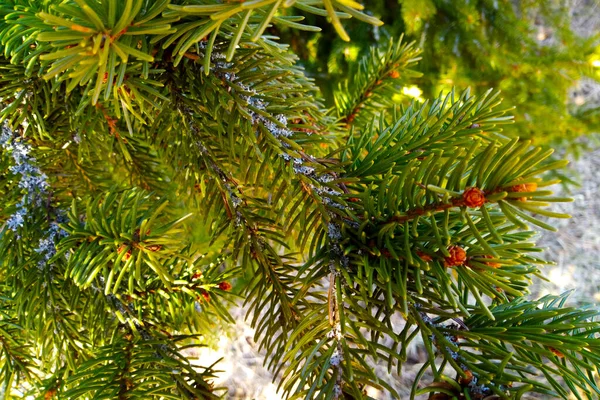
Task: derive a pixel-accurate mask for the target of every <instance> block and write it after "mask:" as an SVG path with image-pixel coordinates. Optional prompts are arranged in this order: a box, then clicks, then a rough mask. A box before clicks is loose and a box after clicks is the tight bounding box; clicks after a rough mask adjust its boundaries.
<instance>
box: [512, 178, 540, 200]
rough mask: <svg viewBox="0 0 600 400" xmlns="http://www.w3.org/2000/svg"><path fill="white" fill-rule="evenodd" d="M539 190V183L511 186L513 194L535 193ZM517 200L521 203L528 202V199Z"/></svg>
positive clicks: (520, 198)
mask: <svg viewBox="0 0 600 400" xmlns="http://www.w3.org/2000/svg"><path fill="white" fill-rule="evenodd" d="M537 188H538V185H537V183H535V182H529V183H520V184H518V185H514V186H511V187H510V188H509V191H511V192H513V193H531V192H535V191H536V190H537ZM517 200H519V201H527V197H519V198H518V199H517Z"/></svg>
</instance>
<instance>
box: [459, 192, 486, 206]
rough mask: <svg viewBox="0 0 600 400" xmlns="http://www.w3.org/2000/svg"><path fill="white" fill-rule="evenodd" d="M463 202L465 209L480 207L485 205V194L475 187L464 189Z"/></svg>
mask: <svg viewBox="0 0 600 400" xmlns="http://www.w3.org/2000/svg"><path fill="white" fill-rule="evenodd" d="M463 201H464V202H465V205H466V206H467V207H470V208H477V207H481V206H482V205H483V204H484V203H485V193H484V192H483V190H481V189H479V188H476V187H469V188H466V189H465V191H464V192H463Z"/></svg>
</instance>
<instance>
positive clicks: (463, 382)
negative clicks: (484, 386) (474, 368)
mask: <svg viewBox="0 0 600 400" xmlns="http://www.w3.org/2000/svg"><path fill="white" fill-rule="evenodd" d="M464 372H465V375H466V376H465V377H460V378H459V379H458V382H459V383H460V384H461V385H468V384H469V383H471V381H472V380H473V373H472V372H471V371H469V370H468V369H466V370H465V371H464Z"/></svg>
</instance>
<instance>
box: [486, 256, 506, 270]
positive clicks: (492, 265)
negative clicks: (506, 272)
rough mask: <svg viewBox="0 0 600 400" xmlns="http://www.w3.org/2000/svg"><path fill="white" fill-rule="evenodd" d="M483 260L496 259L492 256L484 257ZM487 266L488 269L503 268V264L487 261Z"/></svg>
mask: <svg viewBox="0 0 600 400" xmlns="http://www.w3.org/2000/svg"><path fill="white" fill-rule="evenodd" d="M483 258H494V257H493V256H490V255H485V256H483ZM484 264H485V265H487V266H488V267H492V268H500V267H501V266H502V264H500V263H498V262H494V261H486V262H484Z"/></svg>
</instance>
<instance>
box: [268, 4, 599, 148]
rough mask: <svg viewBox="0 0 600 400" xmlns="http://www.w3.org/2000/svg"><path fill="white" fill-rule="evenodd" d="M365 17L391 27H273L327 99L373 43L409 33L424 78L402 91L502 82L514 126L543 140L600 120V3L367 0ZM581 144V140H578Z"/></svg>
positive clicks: (586, 129)
mask: <svg viewBox="0 0 600 400" xmlns="http://www.w3.org/2000/svg"><path fill="white" fill-rule="evenodd" d="M363 4H364V5H365V10H366V12H367V14H372V15H373V16H374V17H377V18H379V19H381V20H382V21H383V22H384V25H383V26H381V27H373V26H371V25H369V24H366V23H364V22H362V21H359V20H357V19H354V18H353V19H344V20H342V22H343V24H344V27H345V28H346V30H347V32H348V33H349V35H350V37H351V39H352V40H351V42H344V41H343V40H341V39H340V38H339V36H338V35H337V34H336V33H335V32H334V30H333V27H332V26H331V25H330V24H329V23H328V22H327V21H325V19H324V18H322V17H315V16H314V15H310V14H306V17H307V18H306V22H308V24H310V25H316V26H319V27H320V28H321V29H322V31H321V32H318V33H313V32H302V31H297V30H277V31H272V33H273V34H274V35H276V36H279V37H281V38H282V39H283V40H282V41H283V42H285V43H290V44H291V48H292V50H293V51H294V52H295V53H296V54H298V55H299V56H300V58H301V63H302V64H303V65H304V67H305V68H306V69H307V72H308V74H309V75H310V76H312V77H313V78H314V79H315V80H316V82H317V84H318V85H319V86H320V87H321V89H322V93H323V96H324V98H325V101H326V104H328V105H333V101H332V97H333V96H332V92H333V90H334V89H335V88H337V87H338V84H339V82H340V81H341V80H343V79H345V78H346V77H347V76H348V75H349V74H351V73H352V67H351V65H352V63H353V62H354V61H356V60H357V59H360V57H361V56H362V55H364V54H366V53H367V51H368V49H369V47H371V46H373V45H376V44H378V43H379V44H383V45H384V47H385V44H386V43H387V42H388V40H389V38H390V37H400V36H401V35H404V38H405V40H407V41H415V42H416V45H417V47H419V48H421V49H422V50H423V52H422V55H421V56H422V60H421V61H420V62H419V63H418V65H417V67H416V68H415V69H416V70H418V71H420V72H421V73H422V74H423V75H422V76H421V77H420V78H415V79H411V80H410V84H408V85H407V84H406V83H404V87H401V88H398V89H399V93H402V94H404V95H405V96H408V97H417V98H419V99H427V98H432V97H434V96H436V95H437V94H439V92H440V91H448V90H449V89H450V88H452V87H453V86H456V87H457V88H459V89H463V88H465V87H471V88H472V90H473V91H474V92H476V93H481V92H484V91H486V90H488V89H489V88H496V89H500V90H502V92H503V97H504V99H505V100H504V102H505V104H507V105H509V106H515V107H516V108H515V111H514V115H515V121H516V126H515V128H516V129H511V131H512V132H514V133H515V134H518V135H519V136H520V137H522V138H529V139H533V141H534V142H535V143H536V144H552V145H559V146H560V147H564V146H570V145H571V144H572V142H573V139H574V138H577V137H580V136H581V135H585V134H588V133H591V132H598V130H599V129H598V128H599V125H600V111H599V110H600V86H598V81H599V80H600V41H599V38H600V2H599V1H598V0H591V1H589V0H588V1H586V0H570V1H566V0H563V1H554V0H542V1H539V0H537V1H535V0H523V1H506V0H369V1H366V2H363ZM576 143H577V142H576Z"/></svg>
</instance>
